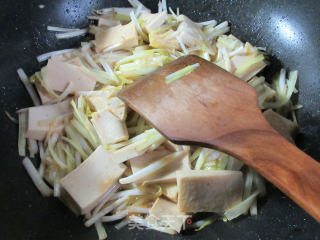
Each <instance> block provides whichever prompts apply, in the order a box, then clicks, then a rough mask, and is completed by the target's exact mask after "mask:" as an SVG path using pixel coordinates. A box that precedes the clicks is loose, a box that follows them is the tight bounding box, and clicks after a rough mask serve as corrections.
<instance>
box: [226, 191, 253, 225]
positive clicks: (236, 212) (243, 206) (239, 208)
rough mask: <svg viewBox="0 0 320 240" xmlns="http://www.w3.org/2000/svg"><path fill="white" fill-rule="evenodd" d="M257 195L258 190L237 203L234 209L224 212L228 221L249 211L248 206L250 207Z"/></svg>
mask: <svg viewBox="0 0 320 240" xmlns="http://www.w3.org/2000/svg"><path fill="white" fill-rule="evenodd" d="M258 194H259V190H256V191H255V192H254V193H252V194H251V195H250V196H249V197H248V198H247V199H246V200H244V201H242V202H240V203H238V204H237V205H235V206H234V207H232V208H230V209H228V210H227V211H225V213H224V215H225V216H226V217H227V219H228V220H229V221H230V220H232V219H234V218H236V217H238V216H240V215H242V214H245V213H246V212H247V211H248V210H249V208H250V206H251V205H252V203H253V201H254V200H255V198H256V197H257V196H258Z"/></svg>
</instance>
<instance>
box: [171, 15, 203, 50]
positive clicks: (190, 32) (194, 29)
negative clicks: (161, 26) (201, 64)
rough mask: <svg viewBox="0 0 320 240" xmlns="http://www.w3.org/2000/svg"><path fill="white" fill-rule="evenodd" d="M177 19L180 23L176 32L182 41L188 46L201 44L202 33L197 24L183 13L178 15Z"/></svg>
mask: <svg viewBox="0 0 320 240" xmlns="http://www.w3.org/2000/svg"><path fill="white" fill-rule="evenodd" d="M179 20H180V21H181V23H180V24H179V26H178V29H177V32H178V33H179V36H180V38H181V40H182V42H183V43H184V44H185V45H186V46H187V47H190V48H192V47H196V46H199V45H201V44H202V35H201V31H200V28H199V26H197V25H196V24H195V23H194V22H193V21H192V20H190V19H189V18H188V17H186V16H185V15H180V16H179Z"/></svg>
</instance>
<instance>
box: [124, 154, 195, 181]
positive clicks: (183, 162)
mask: <svg viewBox="0 0 320 240" xmlns="http://www.w3.org/2000/svg"><path fill="white" fill-rule="evenodd" d="M151 153H152V152H151ZM160 158H161V157H159V158H154V159H152V160H151V159H149V158H141V159H139V160H133V161H132V159H130V165H131V169H132V172H133V173H136V172H137V171H139V170H141V169H142V168H145V167H147V166H148V165H149V164H151V163H153V162H154V161H156V160H159V159H160ZM189 169H191V167H190V158H189V152H188V151H183V154H181V155H180V156H178V157H177V159H176V160H174V161H172V162H171V163H169V164H168V165H167V166H166V167H165V168H164V169H162V170H161V171H160V172H158V173H156V174H154V175H153V176H152V177H150V178H149V179H148V180H145V181H144V183H145V184H154V183H157V184H162V183H175V182H176V171H178V170H189Z"/></svg>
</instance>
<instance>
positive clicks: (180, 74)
mask: <svg viewBox="0 0 320 240" xmlns="http://www.w3.org/2000/svg"><path fill="white" fill-rule="evenodd" d="M199 66H200V64H199V63H195V64H192V65H188V66H186V67H184V68H182V69H180V70H178V71H176V72H174V73H171V74H169V75H168V76H166V83H167V84H169V83H172V82H173V81H175V80H178V79H180V78H182V77H184V76H186V75H188V74H190V73H191V72H193V71H194V70H195V69H196V68H197V67H199Z"/></svg>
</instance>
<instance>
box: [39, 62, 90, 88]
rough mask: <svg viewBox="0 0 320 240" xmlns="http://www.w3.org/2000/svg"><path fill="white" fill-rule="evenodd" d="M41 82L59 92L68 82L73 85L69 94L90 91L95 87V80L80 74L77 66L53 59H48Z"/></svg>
mask: <svg viewBox="0 0 320 240" xmlns="http://www.w3.org/2000/svg"><path fill="white" fill-rule="evenodd" d="M74 61H76V60H74ZM43 80H44V81H45V82H46V84H48V86H50V87H51V88H52V89H53V90H56V91H60V92H63V90H64V89H65V88H66V87H67V85H68V84H69V83H70V82H72V83H73V85H72V88H71V92H77V91H92V90H93V89H94V87H95V85H96V80H95V79H94V78H92V77H91V76H89V75H87V74H86V73H84V72H82V71H81V69H80V67H79V66H77V65H75V64H71V63H68V62H65V61H59V60H55V59H49V61H48V65H47V66H46V67H45V74H44V78H43Z"/></svg>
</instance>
